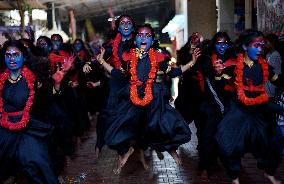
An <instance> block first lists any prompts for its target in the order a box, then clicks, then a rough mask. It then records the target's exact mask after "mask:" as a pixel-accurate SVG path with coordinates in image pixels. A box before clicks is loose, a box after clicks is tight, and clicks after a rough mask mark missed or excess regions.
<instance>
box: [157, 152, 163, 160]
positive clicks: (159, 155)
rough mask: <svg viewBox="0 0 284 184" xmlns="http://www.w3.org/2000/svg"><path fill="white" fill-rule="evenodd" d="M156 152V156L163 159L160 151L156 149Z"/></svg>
mask: <svg viewBox="0 0 284 184" xmlns="http://www.w3.org/2000/svg"><path fill="white" fill-rule="evenodd" d="M156 153H157V157H158V158H159V159H160V160H164V155H163V153H162V152H159V151H156Z"/></svg>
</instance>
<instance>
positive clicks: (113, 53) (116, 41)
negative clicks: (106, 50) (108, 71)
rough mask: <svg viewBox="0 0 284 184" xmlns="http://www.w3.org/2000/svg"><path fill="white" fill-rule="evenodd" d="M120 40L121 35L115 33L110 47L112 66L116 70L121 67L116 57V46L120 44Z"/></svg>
mask: <svg viewBox="0 0 284 184" xmlns="http://www.w3.org/2000/svg"><path fill="white" fill-rule="evenodd" d="M121 38H122V36H121V34H120V33H117V35H116V37H115V39H114V41H113V45H112V55H113V64H114V67H115V68H117V69H120V67H121V63H120V59H119V56H118V45H119V43H120V42H121Z"/></svg>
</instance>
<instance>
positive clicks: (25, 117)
mask: <svg viewBox="0 0 284 184" xmlns="http://www.w3.org/2000/svg"><path fill="white" fill-rule="evenodd" d="M21 75H22V76H23V77H24V78H25V79H26V82H27V85H28V89H29V97H28V99H27V102H26V106H25V108H24V110H23V111H19V112H6V111H5V110H4V108H3V97H2V95H3V88H4V83H5V81H6V80H7V79H8V78H9V76H10V71H9V70H8V69H6V70H5V71H4V72H3V73H2V74H0V114H1V117H0V125H1V126H2V127H4V128H7V129H9V130H11V131H19V130H21V129H23V128H25V127H26V126H27V124H28V122H29V119H30V110H31V107H32V105H33V100H34V94H35V91H34V83H35V79H36V78H35V75H34V74H33V73H32V72H31V71H30V70H29V69H28V68H27V67H25V66H23V67H22V69H21ZM17 115H22V118H21V120H20V121H18V122H16V123H13V122H10V121H9V116H17Z"/></svg>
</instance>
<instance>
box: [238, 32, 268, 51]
mask: <svg viewBox="0 0 284 184" xmlns="http://www.w3.org/2000/svg"><path fill="white" fill-rule="evenodd" d="M258 37H264V35H263V33H262V32H261V31H257V30H253V29H247V30H245V31H244V32H242V33H241V34H240V36H239V38H238V39H237V40H236V48H237V52H238V53H239V52H244V51H245V50H244V48H243V46H249V44H250V42H251V41H252V40H253V39H255V38H258Z"/></svg>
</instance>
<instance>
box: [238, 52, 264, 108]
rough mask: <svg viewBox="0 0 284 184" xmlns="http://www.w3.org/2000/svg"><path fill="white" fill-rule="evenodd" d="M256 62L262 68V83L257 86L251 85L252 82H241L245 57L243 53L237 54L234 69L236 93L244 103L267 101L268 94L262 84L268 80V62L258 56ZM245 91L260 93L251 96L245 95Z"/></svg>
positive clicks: (253, 103)
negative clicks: (246, 83) (253, 96)
mask: <svg viewBox="0 0 284 184" xmlns="http://www.w3.org/2000/svg"><path fill="white" fill-rule="evenodd" d="M258 62H259V64H260V66H261V69H262V84H260V85H257V86H255V85H253V84H252V83H251V84H249V85H245V84H244V83H243V75H244V66H245V57H244V55H243V54H239V56H238V58H237V66H236V70H235V74H236V87H237V95H238V99H239V100H240V101H241V102H242V103H243V104H245V105H256V104H262V103H265V102H267V101H268V94H267V92H266V90H265V86H264V84H265V83H266V82H267V81H268V75H269V73H268V64H267V62H266V61H265V60H264V59H263V58H259V59H258ZM245 91H248V92H257V93H260V94H259V95H258V96H257V97H255V98H251V97H247V96H246V94H245Z"/></svg>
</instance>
